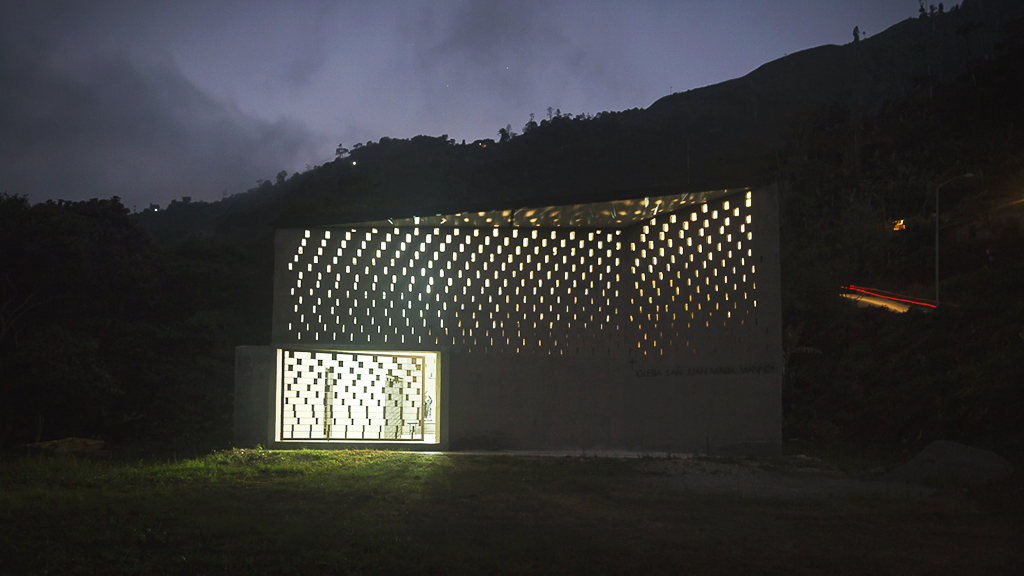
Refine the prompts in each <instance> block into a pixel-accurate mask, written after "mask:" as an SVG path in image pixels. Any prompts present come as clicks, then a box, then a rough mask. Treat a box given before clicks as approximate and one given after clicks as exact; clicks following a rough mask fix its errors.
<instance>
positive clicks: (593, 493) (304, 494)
mask: <svg viewBox="0 0 1024 576" xmlns="http://www.w3.org/2000/svg"><path fill="white" fill-rule="evenodd" d="M872 464H873V463H870V462H862V461H857V462H851V461H831V460H830V459H829V458H828V457H824V458H823V459H820V460H819V459H817V458H808V457H804V456H797V455H791V456H788V457H784V458H779V459H773V460H744V459H729V460H726V459H708V458H697V457H694V458H689V459H671V460H670V459H658V458H632V459H619V458H594V457H590V458H580V457H562V458H538V457H512V456H481V455H458V454H407V453H393V452H375V451H339V452H312V451H301V452H291V453H281V452H269V451H262V450H245V451H243V450H235V451H227V452H217V453H214V454H212V455H210V456H207V457H203V458H198V459H190V460H177V461H154V460H143V461H134V462H128V461H125V460H123V459H120V460H119V459H111V460H103V461H94V460H86V459H78V458H25V457H17V458H10V457H4V458H3V459H2V460H0V574H3V575H12V576H13V575H19V574H104V575H109V574H189V575H194V574H247V575H258V574H381V573H385V574H787V575H790V574H986V575H990V574H1022V573H1024V505H1022V502H1024V498H1022V490H1021V487H1020V486H1019V484H1020V482H1019V480H1015V482H1014V483H1012V484H1010V485H1003V486H993V487H988V488H985V489H971V490H966V491H965V490H964V489H963V488H956V487H940V488H939V489H937V490H921V489H919V488H914V489H910V488H908V487H905V486H904V487H893V486H892V485H891V484H889V483H886V482H885V481H884V480H883V476H882V469H881V468H880V467H877V466H874V467H872Z"/></svg>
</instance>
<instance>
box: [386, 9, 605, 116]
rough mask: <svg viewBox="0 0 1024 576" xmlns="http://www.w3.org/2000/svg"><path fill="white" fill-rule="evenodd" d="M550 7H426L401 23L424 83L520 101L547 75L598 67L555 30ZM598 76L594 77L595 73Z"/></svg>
mask: <svg viewBox="0 0 1024 576" xmlns="http://www.w3.org/2000/svg"><path fill="white" fill-rule="evenodd" d="M557 9H558V6H557V4H556V3H542V2H537V1H523V2H503V1H501V0H479V1H464V2H459V3H454V4H447V5H443V4H442V5H430V6H428V7H425V8H424V9H423V10H422V11H421V12H419V13H416V14H415V19H413V20H408V21H406V22H405V23H404V26H403V33H404V35H405V36H406V38H407V40H408V42H409V43H410V44H411V45H412V46H413V47H414V50H415V55H416V64H417V66H418V68H419V69H420V70H422V71H423V72H424V73H425V75H426V77H427V81H428V82H433V83H435V84H437V83H440V82H441V81H448V80H450V81H453V82H459V83H460V84H463V85H466V84H472V85H474V86H475V87H479V88H484V89H485V90H486V91H489V92H491V93H493V94H496V95H499V96H501V97H503V98H505V99H506V100H511V101H521V100H524V99H527V98H530V97H533V96H535V95H536V93H537V92H538V91H542V90H546V88H541V87H540V84H546V83H547V80H548V79H549V78H550V77H551V76H552V75H556V76H564V75H577V76H578V75H583V76H593V75H594V73H595V71H597V72H599V71H600V69H601V66H600V64H599V62H598V61H595V59H594V58H593V55H592V54H591V53H589V52H587V51H586V50H585V49H584V48H583V47H581V46H579V45H577V44H576V43H574V42H573V41H572V40H571V38H570V37H569V36H568V35H567V34H566V33H565V31H564V30H563V29H562V28H561V27H560V26H561V24H562V23H561V21H560V19H559V17H558V15H557V14H556V12H557ZM598 75H600V74H598Z"/></svg>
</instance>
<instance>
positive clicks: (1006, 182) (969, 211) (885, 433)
mask: <svg viewBox="0 0 1024 576" xmlns="http://www.w3.org/2000/svg"><path fill="white" fill-rule="evenodd" d="M977 7H978V4H977V3H974V4H971V3H968V2H965V6H964V8H963V9H960V10H956V11H953V12H949V13H946V14H942V15H938V14H936V15H932V16H927V15H926V17H923V18H921V19H919V20H911V21H907V22H904V23H901V24H899V25H898V26H896V27H894V28H893V29H890V30H889V31H886V32H885V33H882V34H879V35H877V36H876V37H874V38H872V39H869V40H864V41H860V42H857V43H854V44H851V45H847V46H843V47H834V46H833V47H822V48H820V49H815V50H812V51H807V53H801V54H797V55H794V56H793V57H791V58H792V60H791V59H784V60H782V61H778V62H775V63H771V64H768V65H765V66H764V67H762V68H761V69H759V70H758V71H755V72H754V73H752V74H751V75H749V76H748V77H745V78H742V79H738V80H734V81H732V82H731V83H724V84H723V85H719V86H717V87H708V88H705V89H701V90H695V91H692V92H687V93H683V94H677V95H673V96H670V97H667V98H666V99H663V100H662V101H659V102H657V103H655V105H653V106H651V107H650V108H649V109H647V110H630V111H625V112H615V113H601V114H598V115H596V116H589V115H575V116H572V115H566V114H561V113H560V112H558V111H552V112H549V114H548V115H547V117H546V118H544V119H542V120H541V121H540V122H535V121H534V120H533V119H531V120H530V122H529V123H528V124H527V126H526V127H525V128H526V129H525V130H524V131H523V133H522V134H521V135H517V136H514V137H513V134H512V131H511V127H507V128H504V129H502V131H501V133H500V134H499V138H498V141H497V142H494V141H484V142H476V143H471V144H456V143H455V142H454V141H452V140H449V139H448V138H447V136H441V137H437V138H434V137H428V136H419V137H416V138H412V139H410V140H398V139H390V138H381V139H380V141H379V142H376V143H369V144H364V145H361V146H354V147H352V149H350V150H344V149H339V153H338V158H336V159H335V160H334V161H332V162H329V163H327V164H325V165H323V166H319V167H316V168H315V169H311V170H309V171H307V172H304V173H301V174H296V175H292V176H291V177H290V178H288V177H287V175H286V174H279V175H278V178H277V179H276V180H275V181H274V182H271V181H269V180H268V181H265V182H262V183H261V184H260V186H258V187H257V188H254V189H253V190H250V191H249V192H247V193H245V194H240V195H237V196H234V197H231V198H228V199H225V200H222V201H220V202H215V203H206V202H191V201H189V200H188V198H183V199H182V201H179V202H174V203H172V204H171V205H170V206H168V207H166V209H165V210H159V211H154V210H147V211H145V212H143V213H141V214H136V215H130V214H128V212H127V210H126V209H125V208H124V207H123V206H122V205H121V204H120V202H119V201H118V200H117V199H116V198H113V199H110V200H92V201H88V202H63V201H61V202H46V203H41V204H36V205H29V204H28V202H27V201H26V200H25V199H24V198H21V197H18V196H12V195H7V194H4V195H3V196H0V254H2V258H3V260H2V264H3V265H2V267H0V282H2V284H0V345H2V346H0V374H2V377H3V381H2V384H0V417H2V419H3V420H2V426H0V445H4V446H11V445H16V444H22V443H28V442H34V441H38V440H47V439H53V438H60V437H64V436H83V437H99V436H101V437H104V438H107V439H111V440H116V441H118V442H126V441H133V440H139V441H143V440H145V441H149V442H153V441H168V442H172V441H173V442H178V443H180V442H186V443H187V444H189V445H192V446H196V447H198V446H207V445H224V444H226V443H227V442H228V439H229V438H230V425H231V422H230V419H231V391H232V387H233V384H232V374H233V360H234V346H236V345H242V344H265V343H267V342H269V340H270V334H269V322H270V308H271V294H270V290H271V287H272V281H271V278H272V261H271V260H272V256H273V251H272V236H273V228H274V227H275V226H287V225H313V224H324V223H340V222H348V221H358V220H366V219H375V218H382V217H388V216H407V215H413V214H432V213H443V212H453V211H463V210H473V209H483V208H497V207H509V206H520V205H525V204H538V203H561V202H575V201H584V200H596V199H601V198H607V197H611V196H619V197H622V196H628V195H633V196H638V195H643V194H647V193H652V192H663V193H667V191H670V190H701V189H713V188H725V187H732V186H737V185H759V184H765V183H774V184H777V185H778V186H779V187H780V189H781V190H782V194H783V206H782V253H783V282H784V286H783V297H784V302H783V304H784V324H785V333H784V340H785V344H786V350H787V354H788V371H787V381H786V389H785V419H786V420H785V434H786V436H787V437H801V438H811V439H822V440H828V441H844V442H848V441H860V442H875V443H884V444H887V445H905V446H907V447H908V448H911V447H914V446H916V445H919V444H922V443H924V442H927V441H929V440H933V439H939V438H944V439H950V440H961V441H965V442H969V443H974V444H981V445H985V446H988V447H992V448H996V449H999V450H1001V451H1003V452H1004V453H1006V452H1010V453H1019V452H1020V448H1021V442H1022V441H1024V434H1022V431H1021V429H1020V426H1019V424H1018V421H1019V417H1020V415H1021V414H1022V412H1024V400H1022V398H1024V396H1022V395H1021V394H1020V393H1019V391H1018V390H1017V388H1018V387H1019V385H1020V383H1021V382H1024V330H1022V327H1024V301H1022V295H1024V235H1022V206H1024V203H1022V202H1021V200H1024V196H1022V194H1024V134H1022V127H1024V107H1022V106H1021V105H1020V103H1019V95H1020V94H1021V93H1024V71H1022V70H1021V68H1020V66H1019V63H1020V62H1021V61H1024V33H1022V24H1021V20H1019V19H1018V20H1015V21H1010V22H1009V23H1008V24H1005V25H1000V27H999V30H998V32H999V33H998V34H996V31H995V30H993V27H994V26H995V25H994V24H993V23H992V22H994V21H993V20H988V21H983V22H987V24H986V25H987V26H988V28H986V29H985V30H986V31H985V34H987V36H985V37H986V38H998V42H997V43H996V44H995V45H993V44H991V43H989V44H988V45H987V50H986V51H984V52H979V51H978V50H979V48H978V47H977V46H976V42H974V40H973V39H974V38H975V37H976V36H982V35H983V34H982V33H981V32H978V30H979V29H978V28H977V27H976V26H974V24H977V23H978V22H979V21H981V20H972V19H971V18H973V17H970V18H969V17H968V16H969V15H970V14H971V13H972V10H976V9H977ZM1016 9H1017V10H1018V11H1019V8H1016ZM965 14H967V15H966V16H965ZM922 46H924V47H925V48H927V47H929V46H933V47H935V50H929V51H927V53H928V54H929V56H928V58H924V59H919V60H921V61H918V62H916V64H914V66H913V67H910V68H906V69H899V70H897V69H896V68H893V66H894V65H893V64H892V63H891V62H889V61H888V60H886V59H885V58H884V57H883V55H884V54H886V53H888V52H892V51H895V52H897V53H900V52H901V51H902V52H907V51H911V52H912V51H913V50H924V49H925V48H921V47H922ZM900 47H902V48H900ZM940 48H941V49H940ZM887 51H888V52H887ZM935 54H939V55H945V57H947V59H946V60H941V61H939V62H933V60H934V58H935ZM979 56H984V57H983V58H979ZM851 59H853V61H855V62H859V63H860V64H858V66H860V67H859V68H853V69H854V70H857V71H859V72H858V75H856V77H854V78H853V81H854V83H855V84H857V85H861V86H862V88H861V89H857V90H849V89H843V88H842V87H843V86H844V85H846V84H847V83H849V82H850V81H851V80H850V78H848V77H846V76H843V75H839V76H838V77H837V78H833V79H832V80H829V78H819V81H820V83H821V86H826V87H829V89H827V90H824V89H823V90H814V89H808V87H807V86H806V85H805V84H806V83H807V82H811V81H810V80H807V79H806V78H809V77H811V75H813V74H814V73H815V70H819V69H821V68H822V67H825V68H828V67H835V66H839V67H840V69H850V68H849V67H848V66H847V68H843V67H842V65H841V64H842V63H843V62H847V64H848V63H849V62H848V61H850V60H851ZM900 61H901V62H902V60H900ZM925 61H927V62H925ZM943 62H944V63H945V66H944V67H942V66H939V64H940V63H943ZM933 64H934V65H935V66H933ZM921 66H924V68H925V69H926V70H941V72H942V73H941V74H940V73H938V72H934V73H928V74H924V75H919V74H917V72H919V71H920V70H919V69H920V68H921ZM879 70H884V71H889V72H887V73H886V74H881V73H880V72H878V71H879ZM893 70H897V71H896V72H894V71H893ZM801 71H803V72H801ZM954 72H955V73H954ZM801 74H803V76H801ZM879 74H881V76H880V77H878V78H875V76H878V75H879ZM787 78H789V79H792V78H805V79H804V81H803V83H802V84H801V83H799V82H794V85H793V86H790V87H788V88H783V87H782V86H783V84H784V83H785V82H784V80H785V79H787ZM872 78H875V79H874V80H871V79H872ZM894 78H896V79H898V81H897V80H896V79H894ZM949 78H953V79H952V81H948V82H943V80H949ZM869 80H870V81H869ZM339 148H340V147H339ZM966 172H971V173H973V174H975V177H974V178H971V179H959V180H955V181H953V182H950V183H949V184H948V185H947V186H945V187H944V188H943V189H942V195H943V199H942V203H943V204H942V206H943V209H942V213H941V224H942V226H943V234H942V238H943V240H942V245H941V250H942V254H943V256H942V262H943V267H942V279H943V284H942V293H943V295H944V296H943V300H944V301H948V302H949V303H950V305H947V306H942V307H940V308H939V309H938V310H936V311H935V312H933V313H930V314H923V313H917V312H911V313H908V314H904V315H895V314H891V313H888V312H883V311H878V310H857V309H855V308H853V307H852V305H850V304H849V303H848V302H847V301H845V300H841V299H839V298H838V297H837V290H838V287H839V286H840V285H841V284H847V283H855V284H863V285H869V286H877V287H879V288H884V289H889V290H894V291H899V292H903V293H908V294H912V295H916V296H919V297H926V298H927V297H930V295H931V294H932V290H933V288H932V286H931V274H932V271H933V269H934V268H933V266H934V256H933V250H934V245H933V235H932V234H933V230H934V229H933V226H934V223H935V220H934V218H935V213H934V194H935V187H936V186H937V185H938V184H939V183H941V182H944V181H946V180H948V179H950V178H952V177H954V176H958V175H960V174H963V173H966ZM897 219H902V220H904V221H905V222H906V224H907V229H906V230H903V231H894V230H893V226H892V222H893V221H894V220H897ZM953 304H955V305H953ZM1011 455H1012V454H1011Z"/></svg>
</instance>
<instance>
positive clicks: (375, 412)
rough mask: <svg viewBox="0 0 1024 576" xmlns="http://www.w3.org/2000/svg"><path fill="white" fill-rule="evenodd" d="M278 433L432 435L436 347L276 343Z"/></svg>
mask: <svg viewBox="0 0 1024 576" xmlns="http://www.w3.org/2000/svg"><path fill="white" fill-rule="evenodd" d="M281 356H282V357H281V377H280V380H279V382H280V384H279V385H280V393H279V395H278V399H279V403H280V404H279V408H280V412H279V414H280V418H279V423H278V426H279V438H280V439H281V440H282V441H289V440H326V441H330V440H345V441H366V440H369V441H393V442H399V441H405V442H423V443H428V444H432V443H436V442H437V441H438V437H437V422H438V419H437V410H438V407H439V406H438V393H437V368H438V366H437V353H434V352H335V351H331V352H308V351H298V350H282V351H281Z"/></svg>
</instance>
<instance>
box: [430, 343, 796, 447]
mask: <svg viewBox="0 0 1024 576" xmlns="http://www.w3.org/2000/svg"><path fill="white" fill-rule="evenodd" d="M714 368H717V369H718V370H719V371H721V372H723V373H722V374H698V373H699V372H702V371H714V370H706V369H704V368H702V367H670V368H666V369H665V370H662V371H660V373H659V370H658V369H638V368H637V366H636V365H633V366H631V365H630V364H629V363H626V362H621V361H619V362H616V361H613V360H609V359H600V358H591V359H583V358H566V357H552V356H532V357H523V356H519V357H513V356H501V355H490V354H477V355H468V354H454V353H453V354H452V363H451V367H450V372H451V382H450V390H451V392H450V407H449V411H450V414H451V418H450V424H449V430H450V436H449V442H450V446H451V449H452V450H498V449H505V450H574V451H603V450H629V451H640V452H702V453H703V452H712V453H741V454H752V455H754V454H775V453H778V450H779V448H780V446H781V442H782V422H781V415H782V409H781V397H782V394H781V388H782V378H781V367H780V366H777V365H773V364H770V363H760V364H752V365H739V366H721V367H714ZM744 370H747V371H753V370H757V371H760V372H761V373H759V374H750V373H748V374H742V372H743V371H744ZM691 372H692V373H693V374H691Z"/></svg>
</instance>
